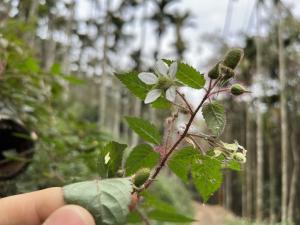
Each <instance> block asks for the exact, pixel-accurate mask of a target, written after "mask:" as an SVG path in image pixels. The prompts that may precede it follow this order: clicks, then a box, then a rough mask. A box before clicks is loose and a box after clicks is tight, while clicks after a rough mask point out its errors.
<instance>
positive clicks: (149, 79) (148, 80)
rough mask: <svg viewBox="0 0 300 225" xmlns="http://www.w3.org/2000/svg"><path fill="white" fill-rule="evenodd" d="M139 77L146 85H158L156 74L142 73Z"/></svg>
mask: <svg viewBox="0 0 300 225" xmlns="http://www.w3.org/2000/svg"><path fill="white" fill-rule="evenodd" d="M138 77H139V79H140V80H141V81H143V82H144V83H145V84H150V85H151V84H156V83H157V82H158V78H157V76H156V75H155V74H154V73H146V72H142V73H139V75H138Z"/></svg>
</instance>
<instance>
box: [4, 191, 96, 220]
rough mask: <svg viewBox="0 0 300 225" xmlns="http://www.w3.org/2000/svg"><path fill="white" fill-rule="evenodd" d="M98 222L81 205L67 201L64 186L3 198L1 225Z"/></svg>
mask: <svg viewBox="0 0 300 225" xmlns="http://www.w3.org/2000/svg"><path fill="white" fill-rule="evenodd" d="M41 224H43V225H95V222H94V219H93V217H92V215H91V214H90V213H89V212H88V211H87V210H86V209H84V208H82V207H80V206H77V205H65V203H64V199H63V191H62V188H58V187H56V188H48V189H44V190H41V191H36V192H31V193H27V194H21V195H15V196H11V197H7V198H2V199H0V225H41Z"/></svg>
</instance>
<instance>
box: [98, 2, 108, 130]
mask: <svg viewBox="0 0 300 225" xmlns="http://www.w3.org/2000/svg"><path fill="white" fill-rule="evenodd" d="M110 2H111V1H110V0H106V1H105V5H106V6H105V7H106V8H105V11H106V15H105V21H104V31H103V56H102V61H101V67H102V75H101V83H100V86H99V89H100V91H99V93H100V96H99V100H100V102H99V105H98V107H99V109H98V127H99V129H100V128H101V127H103V126H105V124H104V123H105V120H106V100H107V96H106V94H107V93H106V92H107V79H108V74H107V66H108V65H107V64H108V59H107V53H108V43H107V42H108V24H109V21H108V12H109V8H110Z"/></svg>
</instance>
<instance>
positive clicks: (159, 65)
mask: <svg viewBox="0 0 300 225" xmlns="http://www.w3.org/2000/svg"><path fill="white" fill-rule="evenodd" d="M154 70H155V72H156V73H158V74H159V75H163V76H167V74H168V66H167V65H166V64H165V63H164V61H162V60H161V59H160V60H158V61H157V62H156V63H155V68H154Z"/></svg>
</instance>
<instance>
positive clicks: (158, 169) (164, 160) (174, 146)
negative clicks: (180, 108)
mask: <svg viewBox="0 0 300 225" xmlns="http://www.w3.org/2000/svg"><path fill="white" fill-rule="evenodd" d="M217 83H218V80H216V82H215V83H214V84H213V85H212V86H210V87H209V89H208V90H207V92H206V94H205V95H204V97H203V99H202V100H201V102H200V103H199V105H198V107H197V108H196V110H195V111H194V112H193V113H192V114H191V117H190V119H189V121H188V123H187V125H186V127H185V129H184V131H183V133H182V134H181V135H180V137H179V138H178V139H177V141H176V142H175V143H174V144H173V145H172V147H171V148H170V150H169V151H167V154H166V155H165V156H164V157H163V158H162V160H161V161H160V163H159V165H158V166H157V167H156V169H155V171H154V173H153V174H152V176H151V177H150V178H149V179H148V180H147V181H146V183H145V186H144V189H147V188H148V187H149V186H150V185H151V184H152V182H153V181H154V180H155V178H156V177H157V175H158V174H159V172H160V171H161V169H162V168H163V167H164V166H165V164H166V162H167V160H168V159H169V157H170V156H171V154H172V153H173V152H174V150H175V149H176V148H177V146H178V145H179V144H180V143H181V141H182V140H183V139H184V138H185V137H186V136H187V134H188V131H189V128H190V126H191V125H192V122H193V121H194V119H195V116H196V115H197V113H198V112H199V110H200V108H201V107H202V106H203V104H204V102H205V101H206V100H207V99H208V97H209V95H210V92H211V91H212V90H213V88H214V87H215V86H216V85H217Z"/></svg>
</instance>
